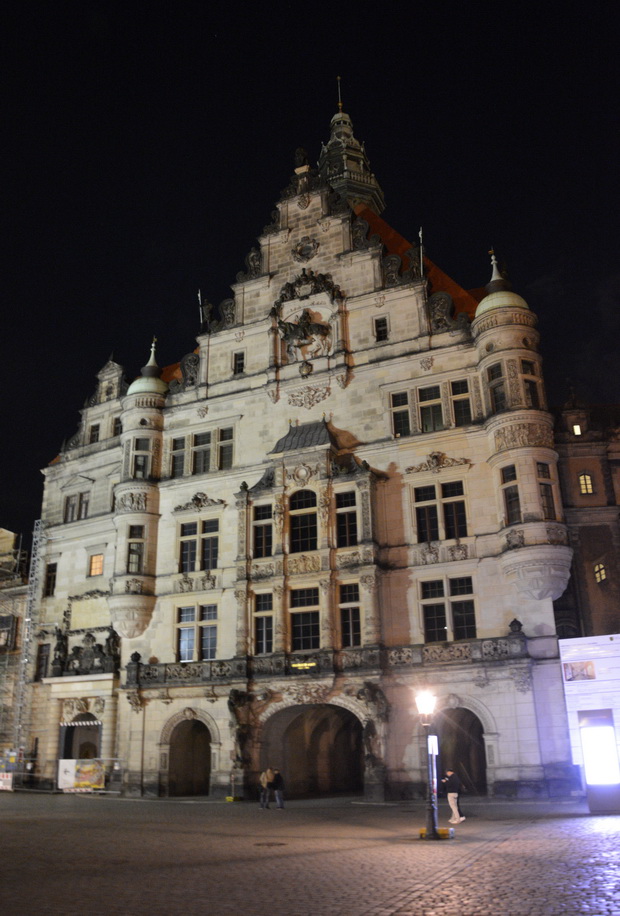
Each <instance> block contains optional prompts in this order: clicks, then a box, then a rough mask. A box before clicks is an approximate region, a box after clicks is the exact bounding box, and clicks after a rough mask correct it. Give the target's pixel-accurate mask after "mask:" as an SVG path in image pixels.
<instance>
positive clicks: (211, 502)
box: [174, 493, 226, 512]
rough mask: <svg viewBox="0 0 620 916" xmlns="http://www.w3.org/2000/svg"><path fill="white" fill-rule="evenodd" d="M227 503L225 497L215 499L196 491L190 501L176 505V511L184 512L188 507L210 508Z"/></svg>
mask: <svg viewBox="0 0 620 916" xmlns="http://www.w3.org/2000/svg"><path fill="white" fill-rule="evenodd" d="M225 505H226V503H225V502H224V500H223V499H213V498H212V497H210V496H207V494H206V493H196V495H195V496H192V498H191V499H190V500H189V502H186V503H183V504H182V505H180V506H175V507H174V511H175V512H184V511H185V510H186V509H209V508H211V507H212V506H225Z"/></svg>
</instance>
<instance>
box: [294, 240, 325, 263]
mask: <svg viewBox="0 0 620 916" xmlns="http://www.w3.org/2000/svg"><path fill="white" fill-rule="evenodd" d="M319 247H320V245H319V242H317V240H316V239H313V238H310V236H309V235H304V237H303V238H302V239H300V240H299V242H298V243H297V244H296V245H295V246H294V248H291V254H292V256H293V260H295V261H300V262H303V261H311V260H312V258H313V257H315V255H316V254H317V252H318V250H319Z"/></svg>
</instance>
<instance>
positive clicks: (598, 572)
mask: <svg viewBox="0 0 620 916" xmlns="http://www.w3.org/2000/svg"><path fill="white" fill-rule="evenodd" d="M594 578H595V579H596V581H597V582H604V581H605V579H606V578H607V570H606V569H605V564H604V563H595V564H594Z"/></svg>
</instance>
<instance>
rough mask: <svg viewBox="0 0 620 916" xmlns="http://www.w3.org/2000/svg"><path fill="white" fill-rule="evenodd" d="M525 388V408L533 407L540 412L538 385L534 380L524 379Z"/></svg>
mask: <svg viewBox="0 0 620 916" xmlns="http://www.w3.org/2000/svg"><path fill="white" fill-rule="evenodd" d="M523 385H524V388H525V406H526V407H531V408H532V410H540V397H539V395H538V384H537V382H534V381H532V379H527V378H526V379H524V381H523Z"/></svg>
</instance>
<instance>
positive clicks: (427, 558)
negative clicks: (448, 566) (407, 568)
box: [420, 544, 439, 566]
mask: <svg viewBox="0 0 620 916" xmlns="http://www.w3.org/2000/svg"><path fill="white" fill-rule="evenodd" d="M420 559H421V561H422V563H423V564H424V565H425V566H428V565H430V564H432V563H439V547H438V546H433V545H432V544H425V545H424V547H422V548H421V549H420Z"/></svg>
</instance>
